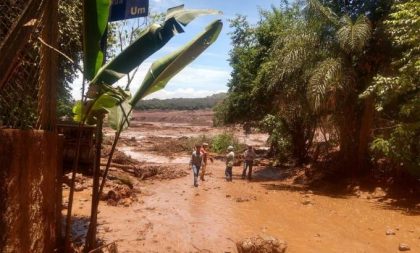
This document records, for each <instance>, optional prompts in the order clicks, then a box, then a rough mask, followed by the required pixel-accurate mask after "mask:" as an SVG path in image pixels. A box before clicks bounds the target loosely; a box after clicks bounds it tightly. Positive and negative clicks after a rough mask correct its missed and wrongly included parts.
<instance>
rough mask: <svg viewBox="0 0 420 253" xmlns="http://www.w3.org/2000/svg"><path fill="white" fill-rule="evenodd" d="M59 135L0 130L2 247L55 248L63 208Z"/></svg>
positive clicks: (14, 249) (10, 249)
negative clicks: (60, 197)
mask: <svg viewBox="0 0 420 253" xmlns="http://www.w3.org/2000/svg"><path fill="white" fill-rule="evenodd" d="M59 143H60V138H59V137H58V136H57V134H53V133H46V132H44V131H33V130H12V129H10V130H9V129H8V130H0V252H5V253H6V252H7V253H8V252H33V253H35V252H54V251H55V248H56V246H57V231H59V227H58V226H59V223H57V221H58V220H60V219H59V218H60V217H59V215H60V210H61V199H59V195H60V194H61V182H60V181H61V178H60V177H59V174H60V173H59V171H60V170H61V157H60V149H59Z"/></svg>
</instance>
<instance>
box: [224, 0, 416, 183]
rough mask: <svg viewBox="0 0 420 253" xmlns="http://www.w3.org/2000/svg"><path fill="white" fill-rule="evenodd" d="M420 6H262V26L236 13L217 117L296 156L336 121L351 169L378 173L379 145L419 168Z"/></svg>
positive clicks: (346, 167) (302, 156)
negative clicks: (262, 133)
mask: <svg viewBox="0 0 420 253" xmlns="http://www.w3.org/2000/svg"><path fill="white" fill-rule="evenodd" d="M391 7H392V8H391ZM418 14H419V4H418V3H417V2H416V1H401V2H395V3H394V4H393V1H373V0H372V1H357V0H356V1H344V2H343V1H328V0H326V1H322V2H321V1H318V0H307V1H305V2H303V3H302V2H298V3H293V4H287V2H286V1H285V3H283V4H282V5H281V6H280V7H272V9H271V10H268V11H261V20H260V21H259V22H258V23H257V24H256V25H254V26H253V25H251V24H249V23H248V21H247V20H246V17H244V16H237V17H236V18H234V19H232V20H231V23H230V25H231V27H232V28H233V32H232V34H231V39H232V44H233V45H235V46H234V48H233V49H232V51H231V52H230V64H231V66H232V67H233V72H232V77H231V80H230V82H229V92H228V95H227V98H226V99H225V100H224V102H223V103H222V104H220V105H219V106H217V108H216V121H217V122H223V123H225V124H229V123H247V124H253V125H255V126H258V127H261V128H262V129H264V130H266V131H267V132H268V133H269V134H270V138H269V141H270V143H271V147H272V150H273V151H274V153H276V154H277V156H278V158H283V159H284V157H281V156H284V155H288V154H289V155H290V156H291V157H292V158H294V159H295V161H296V162H297V164H301V163H305V162H309V161H310V158H311V150H313V149H314V148H313V144H314V136H315V133H317V132H322V130H325V126H329V128H328V129H329V135H330V140H329V141H332V142H333V143H338V145H339V147H340V149H339V153H338V154H337V156H335V159H337V160H339V161H340V163H339V164H340V169H341V171H342V172H343V173H345V174H350V175H355V174H359V173H366V172H367V171H369V168H371V167H372V163H371V161H372V160H371V155H372V151H373V153H374V154H375V157H376V158H377V160H379V158H381V157H383V158H386V159H387V160H391V161H392V163H393V164H399V166H400V167H403V168H405V169H407V170H408V171H413V170H417V171H418V172H420V166H419V160H418V159H419V158H418V154H419V143H420V140H419V86H418V84H419V69H420V68H419V57H418V55H419V54H418V53H419V44H420V43H419V39H418V36H416V31H418V29H419V18H418V17H419V15H418ZM375 108H376V112H375ZM369 147H370V149H369Z"/></svg>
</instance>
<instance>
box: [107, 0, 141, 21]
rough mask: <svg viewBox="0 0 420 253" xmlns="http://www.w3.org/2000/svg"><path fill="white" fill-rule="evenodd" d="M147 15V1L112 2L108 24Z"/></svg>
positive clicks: (117, 0) (114, 0)
mask: <svg viewBox="0 0 420 253" xmlns="http://www.w3.org/2000/svg"><path fill="white" fill-rule="evenodd" d="M147 15H149V0H112V3H111V11H110V13H109V22H113V21H118V20H124V19H130V18H138V17H146V16H147Z"/></svg>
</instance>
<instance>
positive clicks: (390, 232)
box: [385, 229, 395, 235]
mask: <svg viewBox="0 0 420 253" xmlns="http://www.w3.org/2000/svg"><path fill="white" fill-rule="evenodd" d="M385 234H386V235H395V230H393V229H387V230H386V232H385Z"/></svg>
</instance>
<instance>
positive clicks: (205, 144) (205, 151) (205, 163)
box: [200, 142, 209, 181]
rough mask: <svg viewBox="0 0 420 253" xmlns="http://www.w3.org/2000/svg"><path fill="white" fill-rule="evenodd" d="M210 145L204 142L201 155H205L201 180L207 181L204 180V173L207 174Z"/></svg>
mask: <svg viewBox="0 0 420 253" xmlns="http://www.w3.org/2000/svg"><path fill="white" fill-rule="evenodd" d="M208 146H209V144H208V143H206V142H204V143H203V145H202V146H201V151H200V152H201V155H202V156H203V166H202V167H201V175H200V179H201V181H205V180H204V175H205V174H206V168H207V147H208Z"/></svg>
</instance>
